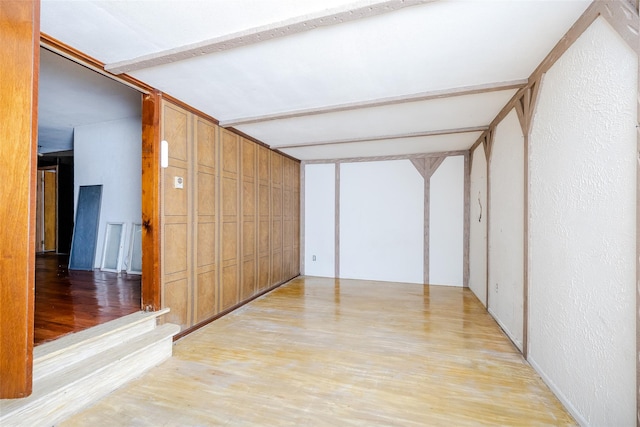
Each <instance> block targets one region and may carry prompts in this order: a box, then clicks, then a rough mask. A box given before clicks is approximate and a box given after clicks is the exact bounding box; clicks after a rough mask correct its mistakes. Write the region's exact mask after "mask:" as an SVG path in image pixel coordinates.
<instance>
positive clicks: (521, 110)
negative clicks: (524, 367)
mask: <svg viewBox="0 0 640 427" xmlns="http://www.w3.org/2000/svg"><path fill="white" fill-rule="evenodd" d="M543 80H544V74H542V75H540V76H539V77H538V80H536V81H532V82H531V84H530V86H529V87H527V89H526V90H525V91H524V93H523V94H522V97H521V98H520V99H518V100H517V101H516V103H515V105H514V107H515V110H516V113H517V115H518V121H519V122H520V127H521V129H522V134H523V137H524V140H523V142H524V156H523V179H524V188H523V209H522V211H523V218H522V221H523V234H524V235H523V239H522V241H523V251H522V253H523V260H522V265H523V269H522V293H523V294H522V310H523V313H522V355H523V356H524V358H525V359H526V358H527V357H528V355H529V181H530V177H529V139H530V137H531V130H532V128H533V120H534V116H535V110H536V106H537V103H538V95H539V93H540V87H541V86H542V81H543Z"/></svg>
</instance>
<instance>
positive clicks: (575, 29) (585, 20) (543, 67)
mask: <svg viewBox="0 0 640 427" xmlns="http://www.w3.org/2000/svg"><path fill="white" fill-rule="evenodd" d="M601 8H602V1H601V0H597V1H594V2H593V3H591V5H589V7H588V8H587V9H586V10H585V11H584V13H583V14H582V15H581V16H580V18H578V20H577V21H576V22H575V23H574V24H573V25H572V26H571V28H570V29H569V30H568V31H567V32H566V33H565V35H564V36H563V37H562V38H561V39H560V41H558V43H556V45H555V46H554V47H553V49H552V50H551V52H549V54H548V55H547V56H546V57H545V58H544V59H543V60H542V62H541V63H540V64H539V65H538V67H536V69H535V70H534V71H533V72H532V73H531V76H529V80H528V81H529V84H527V85H526V86H525V87H523V88H521V89H519V90H518V91H517V92H516V93H515V94H514V95H513V97H512V98H511V99H510V100H509V102H507V103H506V104H505V106H504V107H503V108H502V110H500V112H499V113H498V114H497V115H496V117H495V118H494V119H493V121H492V122H491V123H490V124H489V130H487V131H485V132H484V133H483V134H482V135H480V136H479V137H478V139H477V140H476V142H475V143H474V144H473V145H472V146H471V148H472V150H475V149H476V148H477V146H478V145H479V144H481V143H482V140H483V139H484V138H485V137H486V136H487V135H488V133H489V132H491V131H492V130H493V129H495V128H496V126H497V125H498V123H500V122H501V121H502V120H503V119H504V118H505V117H506V116H507V114H509V112H510V111H511V110H512V109H513V108H514V106H515V104H516V102H518V100H519V99H521V98H522V96H523V94H524V92H525V91H526V90H527V89H529V88H530V87H531V84H532V82H536V81H539V80H540V79H541V77H542V75H543V74H544V73H546V72H547V71H548V70H549V69H550V68H551V67H552V66H553V64H555V63H556V61H557V60H558V59H559V58H560V57H561V56H562V55H563V54H564V53H565V52H566V51H567V49H569V47H570V46H571V45H572V44H573V43H574V42H575V41H576V40H577V39H578V38H579V37H580V36H581V35H582V33H584V31H585V30H586V29H587V28H588V27H589V26H590V25H591V24H592V23H593V21H595V20H596V19H597V18H598V16H600V13H601V11H602V9H601ZM488 153H490V150H489V151H488ZM487 160H488V157H487Z"/></svg>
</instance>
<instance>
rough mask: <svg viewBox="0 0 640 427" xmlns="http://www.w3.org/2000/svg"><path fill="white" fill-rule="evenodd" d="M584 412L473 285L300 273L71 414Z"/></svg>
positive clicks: (455, 418) (218, 418)
mask: <svg viewBox="0 0 640 427" xmlns="http://www.w3.org/2000/svg"><path fill="white" fill-rule="evenodd" d="M482 424H485V425H510V426H511V425H518V426H519V425H554V426H556V425H575V421H574V420H573V419H572V418H571V417H570V415H569V414H568V413H567V412H566V411H565V410H564V409H563V407H562V405H561V404H560V403H559V402H558V400H557V399H556V398H555V397H554V396H553V394H552V393H551V392H550V391H549V389H548V388H547V387H546V386H545V385H544V384H543V382H542V380H541V379H540V378H539V377H538V376H537V375H536V374H535V372H534V371H533V370H532V369H531V368H530V367H529V366H528V365H527V364H526V362H524V361H523V359H522V357H521V356H520V355H519V353H518V352H517V351H516V350H515V348H514V347H513V345H512V344H511V342H510V341H509V340H508V339H507V338H506V336H505V335H504V334H503V333H502V331H501V330H500V328H499V327H498V326H497V325H496V323H495V322H494V321H493V320H492V318H491V317H490V316H489V315H488V314H487V313H486V311H485V310H484V308H483V307H482V305H481V304H480V302H479V301H478V300H477V299H476V298H475V296H474V295H473V294H472V293H471V292H470V291H469V290H468V289H461V288H451V287H438V286H432V287H428V286H421V285H410V284H400V283H380V282H367V281H353V280H339V281H338V280H335V281H334V280H333V279H320V278H299V279H295V280H293V281H292V282H290V283H288V284H287V285H284V286H283V287H281V288H279V289H277V290H275V291H274V292H272V293H270V294H268V295H266V296H263V297H262V298H259V299H257V300H256V301H254V302H252V303H250V304H248V305H246V306H244V307H243V308H241V309H239V310H237V311H235V312H233V313H231V314H229V315H227V316H225V317H223V318H221V319H219V320H217V321H215V322H213V323H212V324H211V325H209V326H207V327H205V328H203V329H200V330H199V331H197V332H195V333H193V334H191V335H188V336H187V337H185V338H183V339H182V340H180V341H178V342H177V343H176V345H175V347H174V357H173V358H172V359H171V360H169V361H168V362H165V363H164V364H163V365H161V366H159V367H157V368H155V369H153V370H152V371H150V373H148V374H147V375H145V376H143V377H142V378H140V379H138V380H136V381H134V382H133V383H131V384H129V385H127V386H125V387H123V388H122V389H120V390H118V391H116V392H115V393H113V394H111V395H110V396H108V397H107V398H105V399H104V400H102V401H101V402H99V403H98V404H96V405H95V406H93V407H92V408H89V409H88V410H86V411H85V412H83V413H81V414H78V415H76V416H75V417H73V418H71V419H69V420H67V422H65V423H63V425H64V426H92V427H99V426H114V425H127V426H178V425H180V426H194V425H198V426H216V425H224V426H282V425H284V426H289V425H290V426H425V425H428V426H440V425H441V426H464V425H474V426H475V425H482Z"/></svg>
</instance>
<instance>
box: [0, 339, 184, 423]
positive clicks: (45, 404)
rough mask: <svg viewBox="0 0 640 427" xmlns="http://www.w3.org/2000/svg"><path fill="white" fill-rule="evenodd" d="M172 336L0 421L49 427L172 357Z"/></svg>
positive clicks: (63, 387) (65, 386)
mask: <svg viewBox="0 0 640 427" xmlns="http://www.w3.org/2000/svg"><path fill="white" fill-rule="evenodd" d="M172 346H173V342H172V337H171V336H168V337H167V338H165V339H163V340H161V341H157V342H155V343H153V344H151V345H149V346H146V347H144V348H141V349H139V350H137V351H135V352H133V353H131V354H130V355H128V356H126V357H123V358H121V359H119V360H117V361H114V362H113V363H111V364H109V365H106V366H104V367H103V368H101V369H100V370H98V371H96V372H95V374H93V375H90V376H88V377H85V378H82V379H79V380H78V381H76V382H74V383H70V384H66V385H64V386H62V387H61V388H60V389H59V390H58V391H57V392H56V393H54V394H50V395H48V396H43V397H42V398H40V399H37V400H35V401H33V402H31V403H30V404H29V405H27V406H25V407H23V408H20V410H18V411H15V412H14V413H12V414H6V416H5V417H2V418H0V424H1V425H2V426H3V427H5V426H6V427H9V426H16V427H18V426H25V425H28V426H51V425H54V424H56V423H58V422H60V421H62V420H64V419H66V418H68V417H69V416H71V415H73V414H74V413H76V412H77V411H79V410H81V409H82V408H85V407H88V406H90V405H91V404H93V403H95V402H96V401H98V400H99V399H101V398H102V397H104V396H106V395H107V394H109V393H111V392H112V391H114V390H115V389H117V388H118V387H120V386H122V385H123V384H125V383H127V382H128V381H131V380H133V379H135V378H137V377H139V376H141V375H142V374H143V373H144V372H146V371H147V370H149V369H151V368H152V367H154V366H157V365H158V364H160V363H162V362H163V361H165V360H167V359H168V358H170V357H171V352H172Z"/></svg>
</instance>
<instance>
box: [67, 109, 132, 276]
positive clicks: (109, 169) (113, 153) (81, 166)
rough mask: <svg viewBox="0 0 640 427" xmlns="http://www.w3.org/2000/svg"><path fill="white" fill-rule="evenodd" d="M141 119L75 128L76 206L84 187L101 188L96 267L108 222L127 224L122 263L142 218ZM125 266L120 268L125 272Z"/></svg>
mask: <svg viewBox="0 0 640 427" xmlns="http://www.w3.org/2000/svg"><path fill="white" fill-rule="evenodd" d="M140 123H141V121H140V117H134V118H130V119H122V120H116V121H111V122H104V123H98V124H92V125H85V126H79V127H76V128H75V129H74V206H75V207H76V208H77V202H78V191H79V187H80V186H81V185H100V184H101V185H102V206H101V211H100V228H99V230H98V245H97V248H96V257H95V263H94V267H95V268H99V267H100V265H101V262H102V252H103V250H104V237H105V229H106V223H107V222H125V223H126V234H125V242H124V243H125V245H124V249H123V261H124V260H125V259H126V257H127V253H128V249H129V239H130V237H131V224H132V223H134V222H136V223H140V222H141V218H142V208H141V197H142V196H141V191H142V180H141V179H142V126H141V124H140ZM125 268H126V266H125V265H124V263H123V264H122V265H121V269H125Z"/></svg>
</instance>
